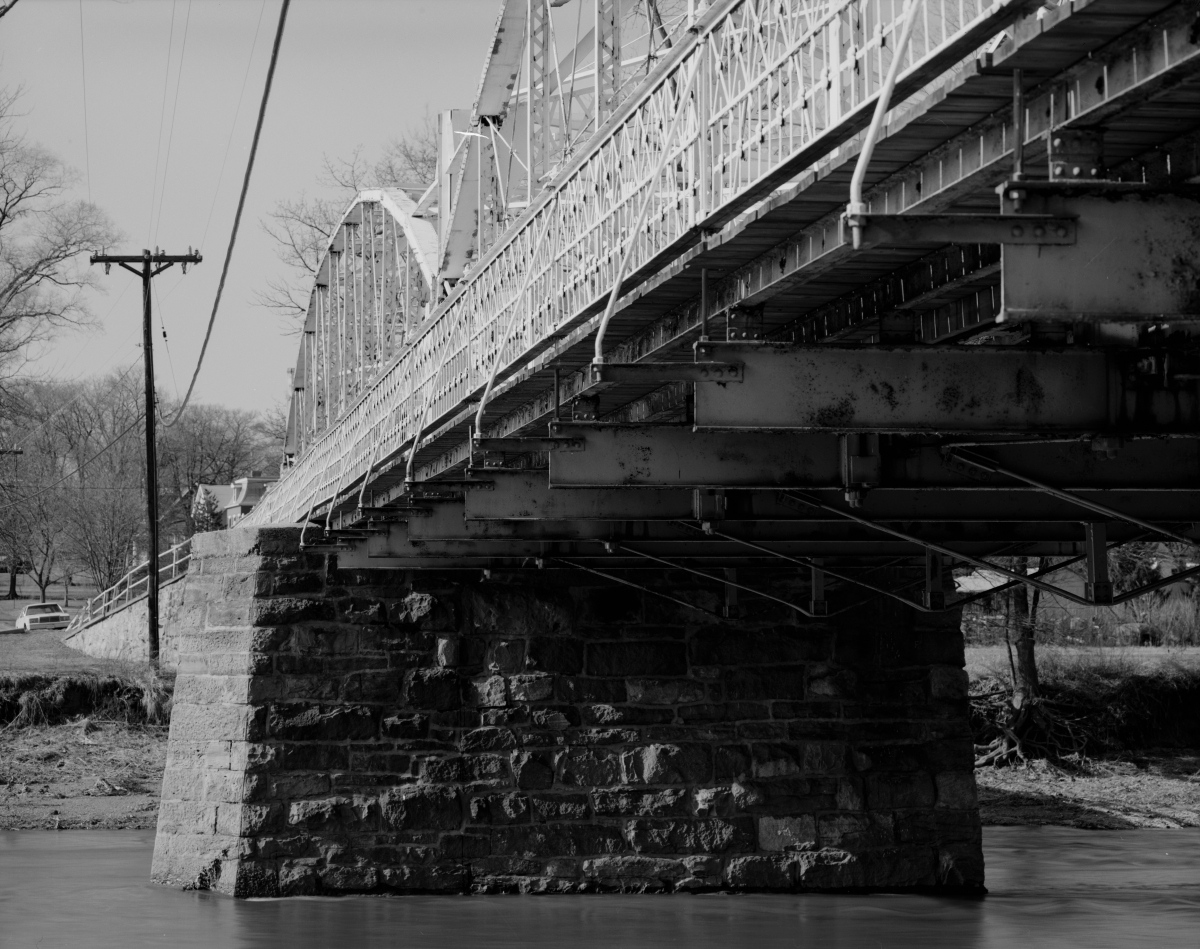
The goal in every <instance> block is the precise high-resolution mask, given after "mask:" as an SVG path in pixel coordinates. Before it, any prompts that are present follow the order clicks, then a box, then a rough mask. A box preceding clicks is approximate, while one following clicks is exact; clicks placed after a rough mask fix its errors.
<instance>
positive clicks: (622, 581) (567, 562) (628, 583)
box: [546, 557, 717, 616]
mask: <svg viewBox="0 0 1200 949" xmlns="http://www.w3.org/2000/svg"><path fill="white" fill-rule="evenodd" d="M546 560H547V561H548V562H549V563H561V564H562V565H563V566H565V567H573V568H574V569H576V570H582V571H584V572H585V573H591V574H594V575H595V576H597V577H603V578H604V579H605V580H611V581H612V582H613V583H619V584H621V586H625V587H632V588H633V589H635V590H641V591H642V592H643V593H649V594H650V595H651V596H657V597H659V598H661V599H664V600H670V601H671V602H672V603H678V604H679V605H680V606H686V607H687V608H688V609H691V610H696V611H697V612H700V613H704V614H705V615H706V616H716V615H717V614H716V613H714V612H713V611H712V610H706V609H705V608H704V607H703V606H697V605H696V604H695V603H689V602H688V601H687V600H681V599H679V598H678V597H674V596H671V594H669V593H663V592H662V591H660V590H652V589H651V588H650V587H647V586H642V585H641V584H640V583H634V582H633V581H632V580H626V579H624V578H622V577H616V576H613V575H612V574H611V573H605V572H604V571H603V570H596V569H595V568H594V567H585V566H584V565H583V564H581V563H575V561H573V560H563V559H562V558H561V557H547V558H546Z"/></svg>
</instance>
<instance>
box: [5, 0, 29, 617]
mask: <svg viewBox="0 0 1200 949" xmlns="http://www.w3.org/2000/svg"><path fill="white" fill-rule="evenodd" d="M14 2H16V0H14ZM4 12H5V13H6V12H8V11H4ZM3 15H4V13H0V16H3ZM23 454H25V452H23V451H22V450H21V449H20V448H0V455H13V456H14V458H15V456H17V455H23ZM16 482H17V469H16V464H15V462H14V464H13V484H14V485H16ZM13 493H14V495H15V493H16V492H15V491H14V492H13ZM10 506H11V505H10ZM16 598H17V552H16V548H15V547H14V546H13V544H9V545H8V595H7V596H6V597H5V598H4V599H6V600H15V599H16Z"/></svg>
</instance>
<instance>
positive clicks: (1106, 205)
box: [1001, 182, 1200, 323]
mask: <svg viewBox="0 0 1200 949" xmlns="http://www.w3.org/2000/svg"><path fill="white" fill-rule="evenodd" d="M1002 192H1003V197H1004V202H1005V206H1006V207H1008V208H1011V207H1012V206H1013V204H1014V202H1015V203H1019V204H1020V206H1021V207H1022V208H1023V209H1029V208H1031V207H1033V208H1037V209H1038V210H1043V209H1045V210H1051V209H1053V211H1055V212H1059V213H1067V214H1070V215H1073V216H1076V217H1077V218H1078V221H1079V227H1078V240H1077V242H1076V243H1075V244H1074V246H1070V247H1048V246H1042V247H1034V246H1028V245H1026V246H1017V245H1012V246H1005V248H1004V253H1003V258H1002V260H1003V270H1002V279H1001V286H1002V288H1003V311H1002V314H1001V320H1010V321H1018V322H1020V321H1024V320H1053V321H1059V322H1077V321H1093V322H1112V321H1133V322H1139V323H1145V322H1150V321H1157V320H1191V321H1196V320H1200V253H1198V252H1197V245H1196V237H1197V234H1200V190H1194V191H1193V193H1191V194H1171V193H1163V192H1161V191H1158V190H1156V189H1153V188H1150V187H1148V186H1146V185H1140V184H1132V185H1131V184H1124V183H1113V184H1104V183H1100V182H1080V183H1078V184H1071V185H1068V186H1066V187H1064V186H1063V185H1062V184H1059V183H1058V182H1054V183H1039V182H1028V183H1021V184H1018V185H1009V186H1003V187H1002ZM1071 192H1076V193H1074V194H1072V193H1071Z"/></svg>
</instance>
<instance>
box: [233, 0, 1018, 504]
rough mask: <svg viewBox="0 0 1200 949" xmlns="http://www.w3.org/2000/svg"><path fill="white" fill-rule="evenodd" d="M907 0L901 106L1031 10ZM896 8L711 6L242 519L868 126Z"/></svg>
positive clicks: (357, 455)
mask: <svg viewBox="0 0 1200 949" xmlns="http://www.w3.org/2000/svg"><path fill="white" fill-rule="evenodd" d="M917 2H920V3H921V4H922V7H923V9H922V10H921V12H920V14H919V17H918V20H917V25H916V29H915V31H914V34H913V36H912V39H911V41H910V43H909V45H908V48H907V50H906V51H905V53H904V64H903V68H902V69H901V72H900V78H899V81H898V82H897V85H896V91H895V93H894V96H893V100H892V101H893V103H897V102H900V101H901V100H903V99H904V98H906V97H907V96H909V95H911V94H913V93H914V92H917V91H919V90H920V89H922V88H923V87H924V86H926V85H927V84H929V83H930V82H931V81H933V80H935V79H937V78H938V76H939V75H941V74H943V73H946V72H947V71H949V70H951V69H953V68H954V67H955V66H956V65H957V64H958V63H959V62H960V61H961V60H962V59H963V58H964V57H966V56H969V55H973V54H974V52H975V51H976V50H977V49H978V48H979V47H980V46H982V45H983V44H984V43H986V42H987V41H988V40H990V39H991V38H992V37H993V36H994V35H995V34H996V32H997V31H998V30H1000V29H1001V28H1002V27H1003V26H1004V24H1005V23H1007V22H1008V21H1009V20H1010V19H1012V18H1013V17H1015V16H1016V15H1017V14H1018V13H1019V12H1020V10H1021V9H1022V8H1023V7H1024V6H1025V4H1024V2H1023V0H917ZM904 10H905V5H904V3H903V2H902V0H840V2H839V0H832V2H830V3H827V4H814V3H812V2H810V0H782V2H781V0H718V2H716V3H714V4H713V5H712V6H711V7H710V9H709V11H708V12H707V13H705V14H704V16H703V17H702V19H701V20H700V22H699V23H698V24H697V26H696V28H695V29H694V31H692V32H689V34H688V35H687V36H686V38H684V39H681V41H680V42H679V43H678V44H677V45H676V46H675V47H674V48H673V49H672V50H671V52H670V53H669V54H668V55H667V56H666V57H665V58H664V59H663V61H662V62H660V64H659V65H658V67H656V68H655V70H654V71H653V72H652V73H651V74H650V76H648V77H647V79H646V80H645V81H644V82H643V84H642V87H641V89H640V90H639V91H638V92H637V93H635V94H634V95H633V96H631V97H630V98H629V99H627V100H626V101H625V102H624V103H622V104H621V106H620V107H619V108H618V109H617V110H616V112H615V113H614V114H613V115H612V117H611V118H610V119H609V120H608V121H607V122H606V123H605V125H604V126H602V127H601V128H600V129H599V130H598V131H597V133H596V134H595V135H594V136H593V138H592V140H591V141H590V143H589V144H588V146H587V147H586V148H585V149H584V150H583V151H582V153H581V154H580V155H579V156H577V157H576V158H574V159H572V160H571V161H570V162H569V163H568V164H567V165H566V167H565V168H564V169H563V170H562V171H561V172H560V173H559V174H558V175H557V176H556V178H555V179H554V180H553V181H552V182H550V184H549V185H548V186H547V188H546V190H545V191H543V193H542V194H541V196H540V197H538V198H537V199H535V201H534V202H533V203H532V204H531V205H530V207H529V208H528V209H527V210H526V211H525V212H524V213H523V214H522V215H521V217H520V218H518V219H517V221H515V222H514V224H513V225H512V227H510V228H509V229H508V231H507V232H505V234H504V235H503V236H502V237H501V238H500V239H499V240H498V241H497V242H496V244H495V245H493V246H492V248H491V249H490V250H489V251H488V252H487V253H486V254H484V256H483V257H482V258H481V260H480V262H479V264H478V265H477V266H476V267H475V268H474V269H473V270H472V272H471V273H470V274H469V275H468V276H467V277H465V278H464V279H463V280H462V281H461V282H460V283H459V285H458V286H457V287H456V289H455V291H454V292H453V294H452V295H451V296H450V297H449V298H448V299H447V300H446V301H445V303H443V304H442V305H441V306H440V307H439V308H438V310H437V311H436V312H435V313H434V314H433V315H432V317H431V318H430V319H429V320H427V321H426V323H425V324H424V326H423V327H422V328H421V332H420V334H419V335H418V336H417V337H416V338H415V340H414V341H413V343H412V345H411V346H408V347H406V348H405V350H404V351H403V352H402V353H400V355H399V356H398V357H397V358H396V359H394V360H393V361H392V362H391V363H390V365H389V366H388V367H387V368H386V369H385V370H384V371H383V372H382V373H381V374H380V375H379V377H378V378H377V380H376V381H375V383H374V384H373V385H372V386H371V388H370V389H369V390H368V391H367V392H366V393H365V394H364V395H363V396H362V397H361V398H359V399H358V400H357V401H356V402H355V403H354V404H353V405H352V406H351V407H350V408H349V409H348V410H347V411H346V412H345V413H344V414H343V415H342V416H341V418H340V419H339V420H338V422H337V423H336V424H335V425H334V426H333V427H332V428H331V429H329V430H328V431H326V432H325V433H324V435H322V436H321V437H319V438H318V439H317V440H316V441H315V442H314V443H313V445H312V446H311V448H309V450H308V451H307V452H306V453H305V454H304V456H303V457H301V458H300V459H299V460H298V462H297V463H296V464H295V465H294V466H293V467H292V469H291V471H290V472H289V473H288V474H287V475H286V477H285V478H284V479H283V480H282V481H281V482H280V483H279V484H277V485H276V486H275V488H274V490H272V491H271V492H270V493H269V494H268V495H267V496H266V497H265V498H264V499H263V501H262V503H260V504H259V505H258V507H257V508H256V509H255V510H254V511H253V512H252V513H251V514H250V515H249V516H248V517H247V519H246V521H245V523H247V524H264V523H271V522H272V521H281V522H295V521H299V520H302V519H304V518H305V516H306V512H310V511H312V510H313V508H314V507H315V506H317V505H319V504H323V503H325V502H327V501H330V500H331V499H333V498H335V497H336V496H337V495H338V493H339V492H340V491H341V490H343V489H344V488H345V487H346V486H348V485H350V484H353V483H354V482H355V481H356V480H358V479H359V478H362V477H364V476H369V474H370V471H371V469H372V466H373V465H378V464H379V463H380V462H381V461H385V460H387V459H391V458H394V457H396V455H397V454H398V453H399V452H400V451H401V450H402V449H403V448H404V447H405V446H406V445H409V444H411V443H412V441H413V439H418V440H420V439H421V438H422V436H423V434H424V433H425V432H426V431H429V430H431V429H434V428H436V427H437V425H438V424H439V423H440V422H443V421H444V420H446V419H447V418H448V417H450V416H451V415H452V413H453V412H454V411H455V410H456V409H458V408H459V407H461V406H463V405H465V404H467V403H469V402H470V400H471V399H473V398H474V399H477V398H479V395H480V393H481V392H482V391H483V389H484V387H485V385H486V384H487V380H488V377H489V374H490V373H491V372H492V369H493V362H494V361H495V364H496V365H497V367H498V370H499V371H498V373H497V375H496V378H497V379H498V380H499V379H503V378H505V376H507V375H508V374H510V373H511V372H512V371H514V370H515V369H516V368H518V367H519V366H520V365H522V364H523V363H524V362H526V361H528V360H529V359H530V358H533V357H534V356H536V355H537V353H538V352H540V351H541V349H543V348H544V347H545V346H546V345H548V343H549V342H550V341H551V340H553V339H554V338H558V337H561V336H562V335H563V334H565V333H567V332H570V331H571V330H573V329H575V328H576V327H578V326H580V325H581V324H582V323H583V322H584V321H585V320H586V319H587V318H588V317H589V316H592V315H594V314H595V313H596V311H597V310H598V309H599V308H601V307H603V305H604V302H605V300H606V298H607V295H608V294H609V293H610V292H611V291H612V285H613V282H614V281H615V280H616V279H617V274H618V268H619V264H620V262H621V260H622V258H623V257H624V256H625V254H626V251H627V250H629V251H630V254H629V262H628V270H627V274H628V275H629V276H628V277H627V279H626V281H625V285H626V286H628V285H630V283H631V282H633V281H636V279H638V278H639V276H644V275H646V274H648V273H650V272H653V270H654V268H655V267H656V266H657V265H660V264H661V262H662V261H664V260H665V259H667V257H668V256H669V254H671V253H672V252H674V251H677V250H678V249H679V248H680V247H682V246H685V244H686V242H687V241H690V240H695V239H696V236H697V235H698V234H700V233H702V232H703V231H705V230H709V229H712V228H716V227H720V226H721V225H723V224H724V223H726V222H728V221H730V220H732V219H733V218H734V217H736V215H737V214H739V213H741V212H742V211H744V210H746V209H747V208H749V207H750V206H752V205H753V204H754V203H755V202H757V201H759V200H761V199H762V198H764V197H766V196H767V195H769V194H770V193H771V191H772V190H774V189H775V188H777V187H779V186H780V185H781V184H783V183H784V182H786V181H788V180H790V179H791V178H793V177H795V176H796V175H798V174H800V173H801V172H803V171H805V170H806V169H809V168H812V167H815V166H819V165H820V164H821V163H822V162H824V161H827V160H829V159H830V157H831V156H832V155H833V154H834V153H835V152H836V150H837V149H838V148H839V147H840V146H841V145H843V144H845V143H846V142H848V141H849V140H850V139H851V138H852V137H853V136H854V135H856V134H858V133H859V132H861V131H862V130H863V129H864V128H865V127H866V126H867V124H868V123H869V122H870V118H871V113H872V112H873V110H874V104H875V100H876V98H877V96H878V93H879V90H880V87H881V86H882V84H883V81H884V78H885V76H886V74H887V72H888V69H889V67H890V65H891V61H892V58H893V55H894V53H893V50H894V49H895V48H896V46H897V45H898V44H897V43H896V39H897V31H898V30H899V29H900V26H901V21H902V19H903V14H904ZM681 112H682V113H684V114H683V115H682V116H681V120H680V121H676V117H677V116H679V114H680V113H681ZM668 129H675V130H676V131H675V135H674V137H673V140H667V130H668ZM645 202H649V213H648V215H647V217H646V219H645V221H644V223H643V225H642V226H641V227H640V228H635V223H636V222H637V220H638V218H639V212H640V210H641V208H642V206H643V204H644V203H645ZM630 245H632V247H631V246H630ZM514 321H515V322H514ZM510 322H513V323H514V325H513V326H512V327H511V328H510V327H509V323H510ZM504 340H506V341H507V342H505V343H503V345H502V341H504ZM498 349H501V351H500V352H497V350H498ZM482 434H486V432H484V433H482Z"/></svg>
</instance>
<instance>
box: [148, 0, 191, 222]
mask: <svg viewBox="0 0 1200 949" xmlns="http://www.w3.org/2000/svg"><path fill="white" fill-rule="evenodd" d="M191 22H192V0H188V7H187V15H186V16H185V17H184V20H183V42H182V43H180V46H179V69H178V70H177V71H176V73H175V100H174V101H173V102H172V103H171V129H170V131H169V132H168V133H167V157H166V160H165V161H164V162H163V180H162V188H161V190H160V191H159V195H158V218H157V219H156V220H155V222H154V242H155V243H156V244H157V243H158V228H159V225H160V224H161V223H162V212H163V203H164V202H165V199H166V196H167V176H168V175H169V174H170V172H171V144H172V143H173V142H174V141H175V115H176V113H177V112H178V111H179V89H180V87H181V86H182V85H183V63H184V59H185V58H186V57H187V38H188V27H189V26H190V25H191ZM159 134H161V130H160V133H159Z"/></svg>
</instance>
